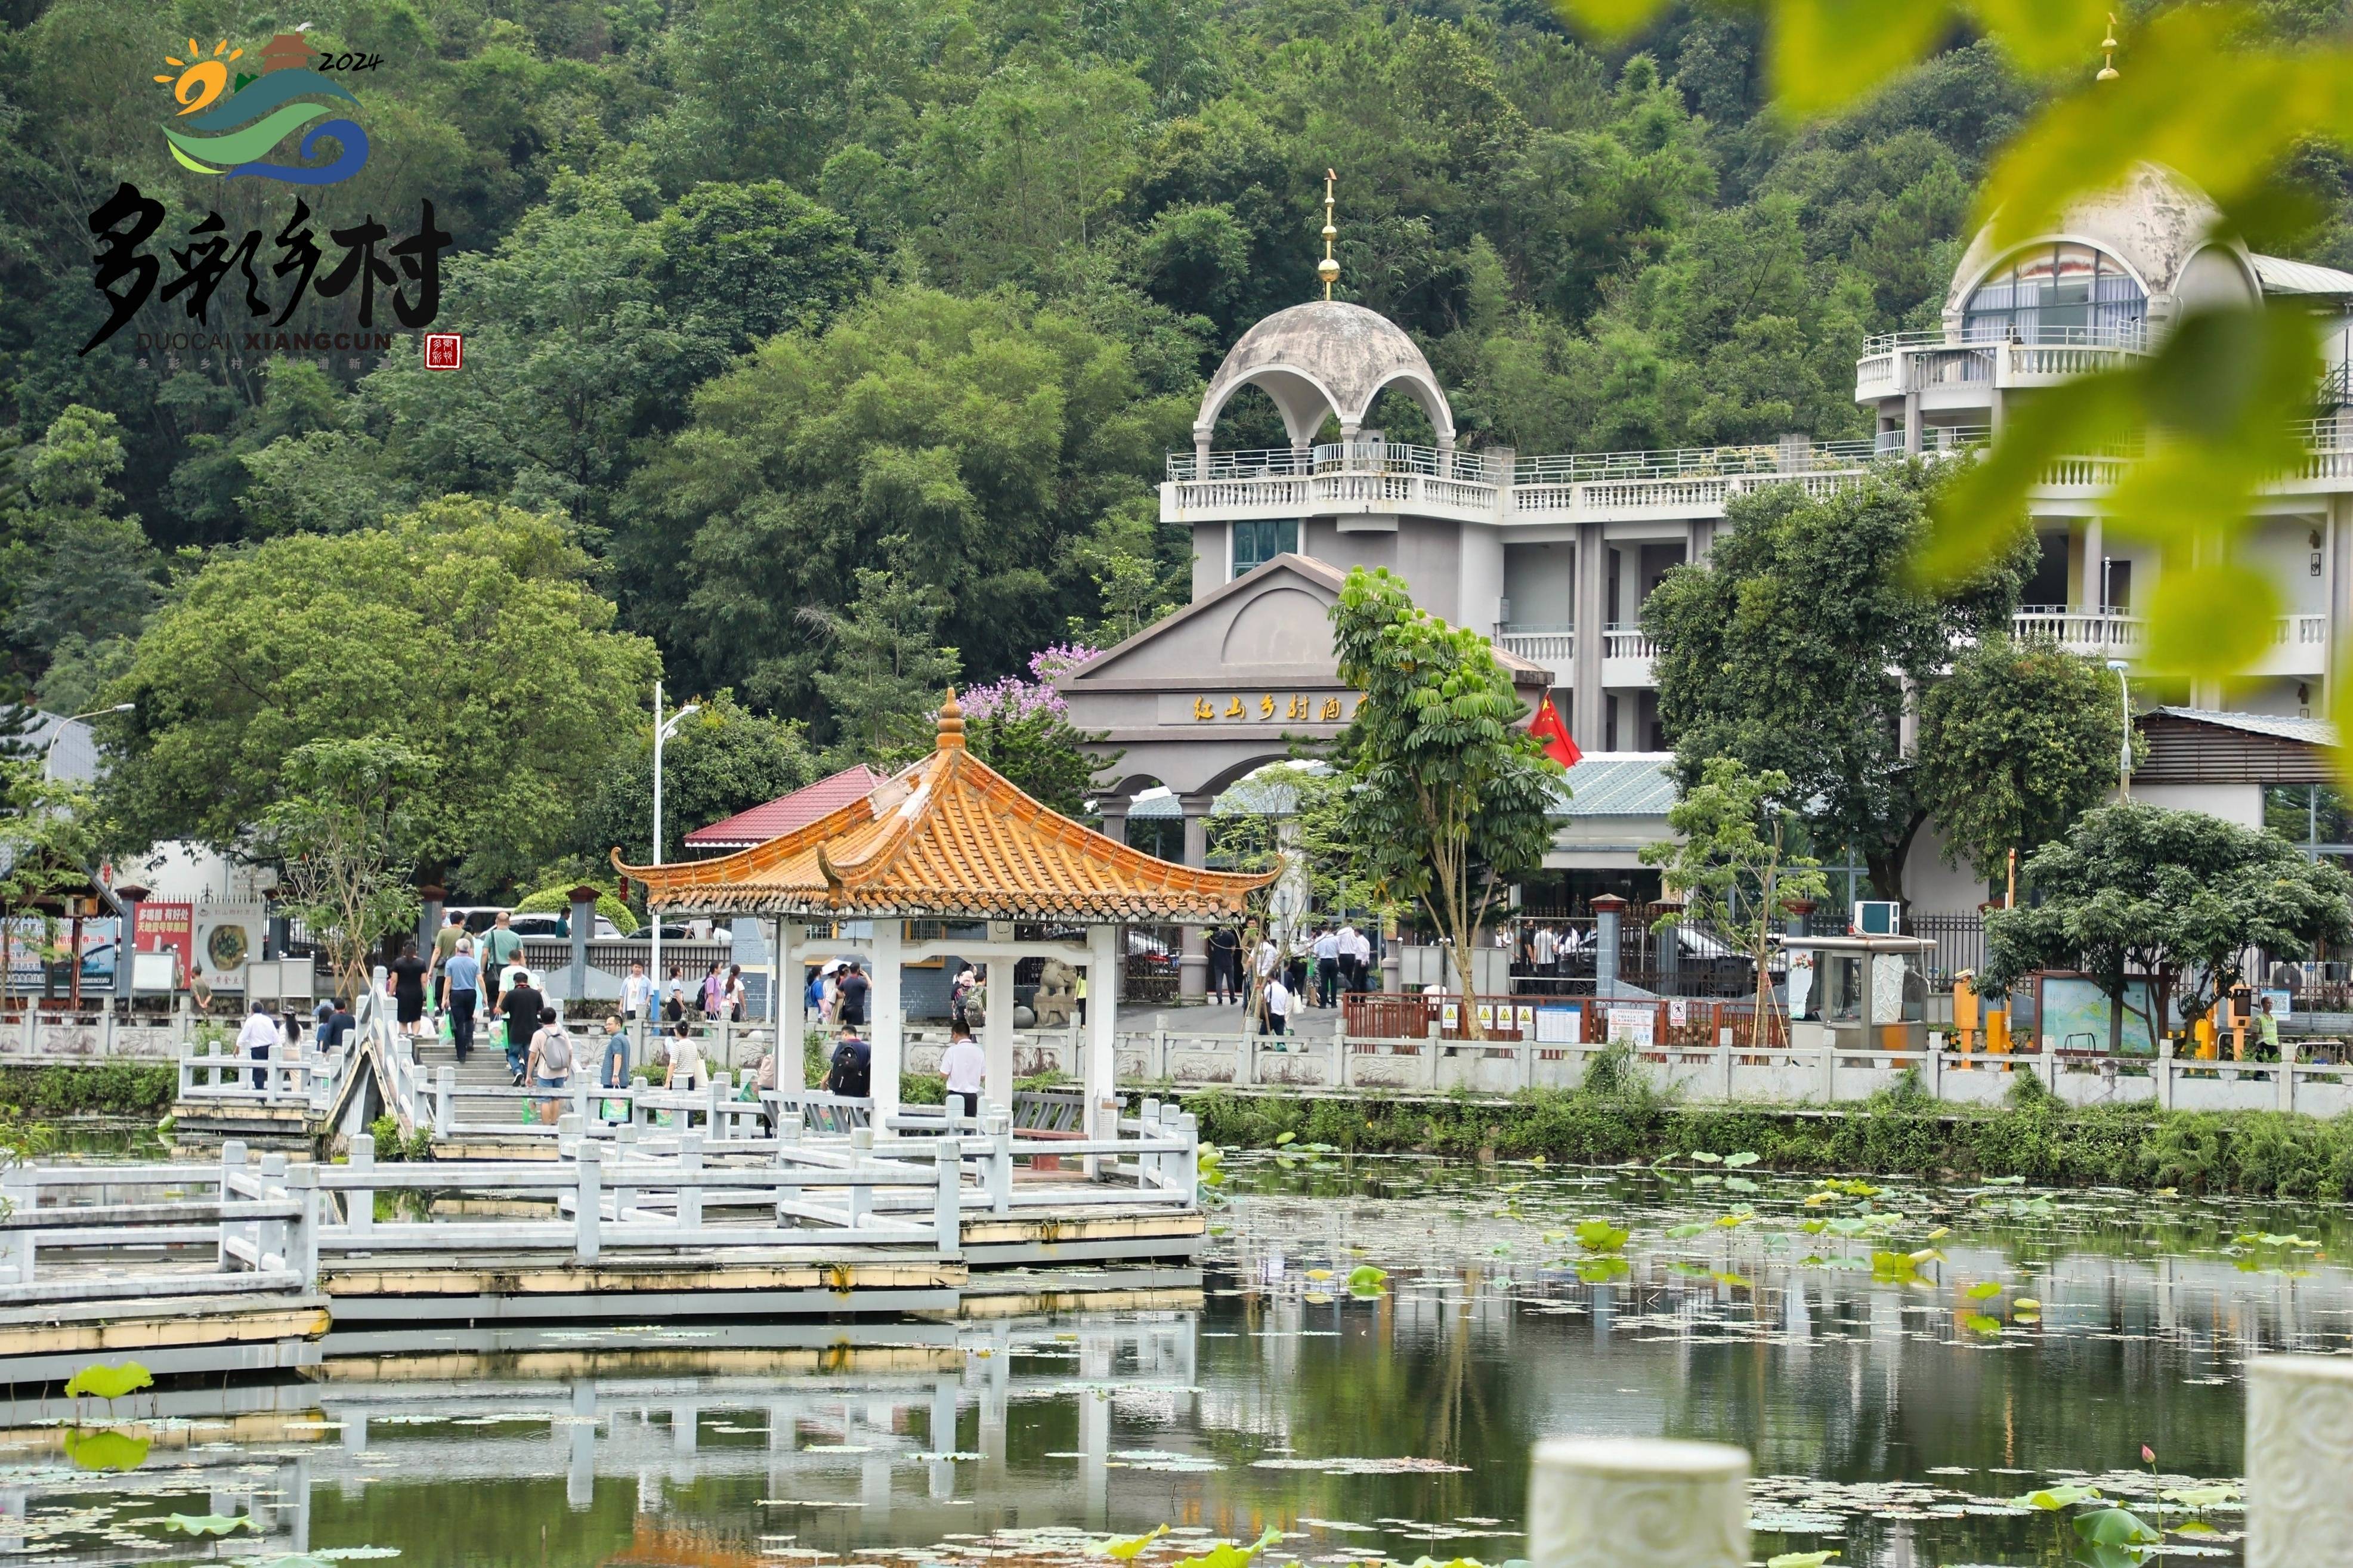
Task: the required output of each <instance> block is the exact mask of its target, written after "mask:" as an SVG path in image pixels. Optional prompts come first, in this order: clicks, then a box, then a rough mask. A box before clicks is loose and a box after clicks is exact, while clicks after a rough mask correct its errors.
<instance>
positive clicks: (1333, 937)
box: [1315, 926, 1340, 1007]
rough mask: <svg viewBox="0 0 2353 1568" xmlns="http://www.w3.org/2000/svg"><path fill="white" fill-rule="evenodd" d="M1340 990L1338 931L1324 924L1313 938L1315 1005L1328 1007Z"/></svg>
mask: <svg viewBox="0 0 2353 1568" xmlns="http://www.w3.org/2000/svg"><path fill="white" fill-rule="evenodd" d="M1339 990H1340V933H1339V932H1338V931H1334V930H1333V929H1332V928H1331V927H1330V926H1325V927H1324V929H1323V931H1320V932H1318V933H1317V934H1316V938H1315V1005H1317V1006H1319V1007H1329V1006H1331V1005H1332V1004H1333V1001H1334V999H1335V996H1336V995H1337V994H1338V993H1339Z"/></svg>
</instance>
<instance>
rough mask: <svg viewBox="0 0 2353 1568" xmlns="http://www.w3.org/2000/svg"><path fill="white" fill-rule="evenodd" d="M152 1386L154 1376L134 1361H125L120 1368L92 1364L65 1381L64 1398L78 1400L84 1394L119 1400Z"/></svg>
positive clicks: (98, 1363) (103, 1364)
mask: <svg viewBox="0 0 2353 1568" xmlns="http://www.w3.org/2000/svg"><path fill="white" fill-rule="evenodd" d="M154 1385H155V1379H154V1376H153V1374H152V1373H149V1372H148V1370H147V1369H146V1368H145V1367H143V1366H141V1365H140V1364H139V1363H137V1362H135V1361H126V1362H124V1363H122V1364H121V1366H109V1365H108V1364H106V1363H104V1362H92V1363H90V1365H88V1366H86V1367H83V1368H82V1369H81V1370H80V1371H79V1372H77V1373H74V1374H73V1375H72V1376H71V1377H69V1378H68V1379H66V1397H67V1398H69V1399H78V1398H79V1397H80V1396H81V1395H83V1394H96V1395H97V1396H98V1397H99V1398H100V1399H120V1398H121V1397H122V1396H123V1395H124V1394H129V1393H132V1391H133V1390H136V1389H142V1388H153V1386H154Z"/></svg>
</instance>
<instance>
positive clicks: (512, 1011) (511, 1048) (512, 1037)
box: [499, 971, 547, 1088]
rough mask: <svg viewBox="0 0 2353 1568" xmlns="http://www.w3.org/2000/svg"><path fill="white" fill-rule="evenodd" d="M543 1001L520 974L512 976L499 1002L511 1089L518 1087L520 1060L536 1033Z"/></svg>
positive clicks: (519, 1082) (527, 980) (526, 1053)
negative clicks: (505, 1024)
mask: <svg viewBox="0 0 2353 1568" xmlns="http://www.w3.org/2000/svg"><path fill="white" fill-rule="evenodd" d="M546 1005H547V1002H546V999H545V998H543V996H541V995H540V994H539V992H538V991H537V990H536V989H535V988H534V987H533V985H532V983H531V976H530V975H529V974H527V973H522V972H521V971H517V972H516V974H515V983H514V987H513V989H512V990H510V991H509V992H508V993H507V994H505V995H503V996H501V997H500V998H499V1011H500V1012H501V1013H503V1014H505V1015H506V1020H507V1070H508V1071H510V1072H512V1074H513V1075H514V1080H515V1085H516V1087H517V1088H521V1087H522V1064H523V1058H525V1057H526V1056H528V1055H529V1054H530V1052H531V1037H533V1035H535V1034H537V1033H539V1015H540V1010H541V1009H542V1008H543V1007H545V1006H546Z"/></svg>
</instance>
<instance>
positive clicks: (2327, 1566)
mask: <svg viewBox="0 0 2353 1568" xmlns="http://www.w3.org/2000/svg"><path fill="white" fill-rule="evenodd" d="M2348 1465H2353V1365H2348V1363H2344V1362H2341V1361H2338V1360H2337V1359H2335V1358H2334V1357H2328V1356H2316V1355H2282V1356H2259V1357H2257V1358H2256V1359H2255V1360H2254V1361H2253V1362H2252V1363H2249V1364H2248V1367H2247V1516H2246V1517H2247V1543H2246V1553H2247V1558H2246V1560H2247V1568H2346V1565H2348V1564H2353V1489H2348V1488H2347V1487H2346V1485H2345V1474H2346V1469H2347V1467H2348Z"/></svg>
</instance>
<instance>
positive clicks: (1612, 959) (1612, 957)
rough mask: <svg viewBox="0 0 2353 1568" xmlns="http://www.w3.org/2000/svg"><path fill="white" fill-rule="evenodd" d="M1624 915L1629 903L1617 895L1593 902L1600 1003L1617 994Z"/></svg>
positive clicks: (1595, 969)
mask: <svg viewBox="0 0 2353 1568" xmlns="http://www.w3.org/2000/svg"><path fill="white" fill-rule="evenodd" d="M1625 913H1626V900H1623V899H1621V898H1620V897H1619V896H1618V895H1617V894H1615V893H1603V894H1601V895H1599V897H1598V898H1596V899H1595V900H1593V994H1594V996H1595V997H1596V998H1597V999H1599V1000H1604V1001H1606V1000H1607V999H1608V998H1609V997H1611V996H1614V995H1616V994H1618V925H1619V922H1620V921H1621V920H1622V919H1624V917H1625ZM1464 1001H1465V1002H1466V1003H1468V1001H1469V998H1468V997H1465V998H1464Z"/></svg>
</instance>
